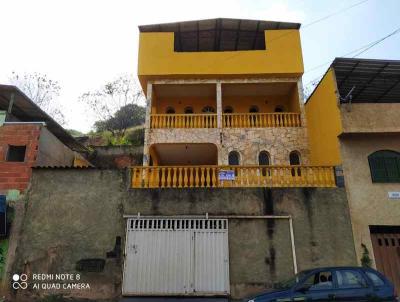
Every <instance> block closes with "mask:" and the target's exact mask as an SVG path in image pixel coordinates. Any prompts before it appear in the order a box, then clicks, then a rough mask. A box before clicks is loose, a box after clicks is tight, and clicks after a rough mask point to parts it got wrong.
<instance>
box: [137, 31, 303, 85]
mask: <svg viewBox="0 0 400 302" xmlns="http://www.w3.org/2000/svg"><path fill="white" fill-rule="evenodd" d="M265 39H266V50H253V51H223V52H174V33H172V32H171V33H165V32H162V33H161V32H144V33H140V37H139V58H138V75H139V79H140V81H141V83H142V87H143V88H144V89H146V86H145V85H144V84H145V83H146V80H147V79H149V78H165V77H177V76H178V77H180V78H181V77H182V76H188V77H193V76H200V77H207V76H209V77H211V76H214V77H229V76H232V75H253V76H257V75H277V76H299V75H301V74H303V58H302V52H301V44H300V34H299V31H298V30H292V29H290V30H269V31H265Z"/></svg>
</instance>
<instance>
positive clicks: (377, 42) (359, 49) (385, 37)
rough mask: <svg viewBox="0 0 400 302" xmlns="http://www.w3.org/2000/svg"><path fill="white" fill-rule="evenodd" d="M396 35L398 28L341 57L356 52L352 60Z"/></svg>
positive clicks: (316, 67)
mask: <svg viewBox="0 0 400 302" xmlns="http://www.w3.org/2000/svg"><path fill="white" fill-rule="evenodd" d="M398 33H400V27H399V28H397V29H395V30H394V31H393V32H391V33H390V34H387V35H386V36H384V37H382V38H380V39H378V40H376V41H373V42H371V43H368V44H366V45H364V46H362V47H359V48H357V49H354V50H352V51H350V52H348V53H346V54H344V55H342V56H341V57H347V56H349V55H351V54H353V53H355V52H358V53H357V54H355V55H354V56H353V57H352V58H355V57H357V56H359V55H360V54H362V53H364V52H366V51H368V50H370V49H371V48H372V47H374V46H376V45H378V44H380V43H381V42H383V41H384V40H386V39H388V38H390V37H392V36H394V35H396V34H398ZM331 62H332V60H330V61H327V62H325V63H323V64H320V65H317V66H315V67H312V68H311V69H308V70H306V71H305V72H304V73H307V72H310V71H313V70H315V69H318V68H320V67H322V66H325V65H327V64H330V63H331ZM322 75H323V74H321V75H319V76H318V77H316V78H315V79H313V80H311V81H309V82H308V83H307V84H306V85H304V86H307V85H308V84H310V83H312V82H314V81H315V80H317V79H319V78H320V77H321V76H322Z"/></svg>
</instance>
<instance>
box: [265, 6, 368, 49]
mask: <svg viewBox="0 0 400 302" xmlns="http://www.w3.org/2000/svg"><path fill="white" fill-rule="evenodd" d="M368 1H369V0H363V1H360V2H357V3H354V4H352V5H350V6H347V7H345V8H342V9H340V10H338V11H336V12H334V13H331V14H329V15H326V16H324V17H322V18H319V19H317V20H314V21H312V22H310V23H307V24H305V25H304V26H302V27H301V28H300V30H303V29H306V28H308V27H310V26H312V25H315V24H317V23H319V22H322V21H325V20H326V19H329V18H331V17H333V16H336V15H339V14H341V13H344V12H346V11H348V10H349V9H352V8H353V7H356V6H358V5H361V4H363V3H365V2H368ZM291 33H293V32H287V33H284V34H283V35H280V36H278V37H276V38H274V39H271V40H269V41H268V43H271V42H272V41H274V40H278V39H280V38H282V37H285V36H287V35H290V34H291Z"/></svg>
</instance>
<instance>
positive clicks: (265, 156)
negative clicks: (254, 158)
mask: <svg viewBox="0 0 400 302" xmlns="http://www.w3.org/2000/svg"><path fill="white" fill-rule="evenodd" d="M258 164H259V165H260V166H269V153H268V152H267V151H261V152H260V154H258Z"/></svg>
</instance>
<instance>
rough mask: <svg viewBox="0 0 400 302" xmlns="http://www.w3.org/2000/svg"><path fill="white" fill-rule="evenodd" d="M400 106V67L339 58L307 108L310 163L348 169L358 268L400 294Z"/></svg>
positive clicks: (348, 191) (346, 176)
mask: <svg viewBox="0 0 400 302" xmlns="http://www.w3.org/2000/svg"><path fill="white" fill-rule="evenodd" d="M399 103H400V61H391V60H371V59H348V58H336V59H335V60H334V62H333V63H332V65H331V66H330V68H329V69H328V71H327V72H326V74H325V75H324V77H323V78H322V80H321V81H320V83H319V84H318V86H317V87H316V89H315V90H314V92H313V94H312V95H311V96H310V97H309V98H308V100H307V103H306V106H305V107H306V114H307V121H308V129H309V131H308V133H309V141H310V162H311V164H314V165H342V166H343V174H344V179H345V186H346V191H347V198H348V201H349V207H350V215H351V223H352V227H353V235H354V242H355V247H356V253H357V259H358V263H359V264H366V263H368V257H370V259H371V260H372V266H373V267H376V268H377V269H378V270H380V271H381V272H382V273H384V274H385V275H386V276H387V277H389V278H390V279H391V280H392V281H393V282H394V283H395V285H396V286H397V290H398V291H399V292H400V275H399V272H400V254H399V251H400V119H399V114H400V104H399ZM367 253H368V254H367ZM367 255H369V256H367Z"/></svg>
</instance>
